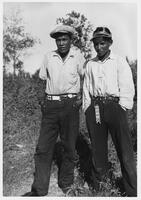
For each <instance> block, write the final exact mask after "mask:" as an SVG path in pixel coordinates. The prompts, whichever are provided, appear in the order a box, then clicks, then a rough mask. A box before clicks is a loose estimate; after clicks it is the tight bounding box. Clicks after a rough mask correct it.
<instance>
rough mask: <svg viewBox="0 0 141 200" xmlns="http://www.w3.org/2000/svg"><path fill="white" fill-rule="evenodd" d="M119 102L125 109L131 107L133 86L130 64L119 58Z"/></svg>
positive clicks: (133, 92) (133, 93)
mask: <svg viewBox="0 0 141 200" xmlns="http://www.w3.org/2000/svg"><path fill="white" fill-rule="evenodd" d="M118 76H119V94H120V101H119V104H120V105H121V106H123V107H125V108H127V109H132V107H133V98H134V95H135V88H134V83H133V76H132V71H131V68H130V66H129V65H128V63H127V61H126V60H124V59H120V60H119V73H118Z"/></svg>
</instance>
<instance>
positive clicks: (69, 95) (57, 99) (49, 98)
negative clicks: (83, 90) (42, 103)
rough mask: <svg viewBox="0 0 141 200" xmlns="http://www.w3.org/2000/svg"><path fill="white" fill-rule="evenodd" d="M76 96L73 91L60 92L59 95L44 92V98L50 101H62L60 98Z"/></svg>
mask: <svg viewBox="0 0 141 200" xmlns="http://www.w3.org/2000/svg"><path fill="white" fill-rule="evenodd" d="M76 96H77V94H75V93H69V94H60V95H50V94H46V99H47V100H52V101H62V100H65V99H68V98H73V97H76Z"/></svg>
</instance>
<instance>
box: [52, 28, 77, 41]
mask: <svg viewBox="0 0 141 200" xmlns="http://www.w3.org/2000/svg"><path fill="white" fill-rule="evenodd" d="M57 33H68V34H70V35H73V34H74V33H75V29H74V28H73V27H71V26H68V25H61V26H57V27H56V28H55V29H54V30H53V31H52V32H51V33H50V36H51V37H52V38H56V36H57Z"/></svg>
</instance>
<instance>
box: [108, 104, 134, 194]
mask: <svg viewBox="0 0 141 200" xmlns="http://www.w3.org/2000/svg"><path fill="white" fill-rule="evenodd" d="M105 120H107V123H108V126H109V130H110V133H111V137H112V140H113V142H114V145H115V148H116V151H117V155H118V157H119V160H120V163H121V171H122V175H123V183H124V187H125V190H126V193H127V195H128V196H136V195H137V175H136V165H135V161H134V155H133V147H132V142H131V136H130V133H129V127H128V121H127V115H126V111H124V110H123V109H122V108H121V106H120V105H119V104H117V103H109V104H107V105H105Z"/></svg>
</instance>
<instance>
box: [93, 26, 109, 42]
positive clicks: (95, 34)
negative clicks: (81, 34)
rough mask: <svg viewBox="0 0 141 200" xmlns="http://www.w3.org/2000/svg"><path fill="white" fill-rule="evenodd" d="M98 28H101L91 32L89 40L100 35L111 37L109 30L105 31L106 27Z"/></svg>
mask: <svg viewBox="0 0 141 200" xmlns="http://www.w3.org/2000/svg"><path fill="white" fill-rule="evenodd" d="M98 28H99V27H98ZM100 28H102V30H95V31H94V32H93V37H92V39H91V41H93V39H95V38H98V37H100V36H103V37H107V38H112V34H111V32H107V28H106V27H100ZM108 30H109V29H108Z"/></svg>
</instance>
